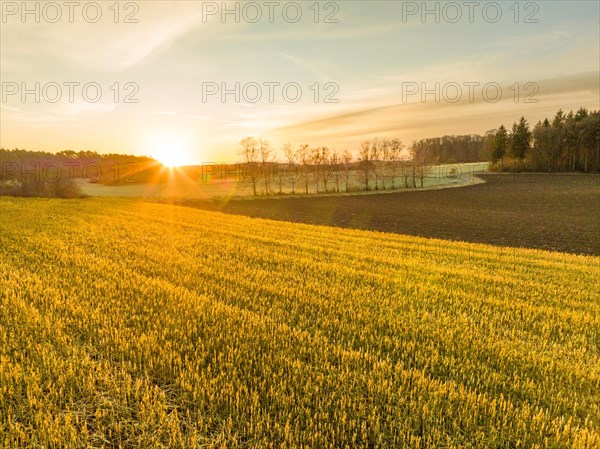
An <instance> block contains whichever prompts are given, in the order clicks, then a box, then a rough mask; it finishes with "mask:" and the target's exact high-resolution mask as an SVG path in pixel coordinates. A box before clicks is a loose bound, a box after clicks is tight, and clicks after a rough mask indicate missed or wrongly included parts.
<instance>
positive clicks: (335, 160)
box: [329, 150, 340, 193]
mask: <svg viewBox="0 0 600 449" xmlns="http://www.w3.org/2000/svg"><path fill="white" fill-rule="evenodd" d="M329 165H330V167H331V169H332V173H333V179H334V181H335V191H336V193H339V192H340V153H339V152H338V151H337V150H333V151H332V152H331V156H329Z"/></svg>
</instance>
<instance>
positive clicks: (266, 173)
mask: <svg viewBox="0 0 600 449" xmlns="http://www.w3.org/2000/svg"><path fill="white" fill-rule="evenodd" d="M258 152H259V157H260V162H261V168H262V172H263V178H264V181H265V195H269V193H270V191H271V187H270V181H271V169H270V167H269V162H271V159H272V156H273V149H272V148H271V144H269V142H268V141H267V140H266V139H263V138H262V137H261V138H260V139H258Z"/></svg>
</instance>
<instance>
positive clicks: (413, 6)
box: [0, 0, 600, 164]
mask: <svg viewBox="0 0 600 449" xmlns="http://www.w3.org/2000/svg"><path fill="white" fill-rule="evenodd" d="M77 3H78V4H77V5H75V6H69V5H67V4H65V3H64V2H26V4H25V7H24V6H23V3H22V2H20V1H19V2H7V1H2V2H1V9H2V19H1V22H0V27H1V29H0V50H1V55H0V63H1V64H0V80H1V84H2V98H1V104H0V146H2V147H4V148H17V147H18V148H25V149H29V150H42V151H52V152H54V151H60V150H75V151H79V150H94V151H98V152H100V153H126V154H135V155H150V156H154V157H156V158H158V159H159V160H161V159H162V160H165V159H169V160H171V161H174V162H176V163H180V164H199V163H202V162H234V161H236V160H238V159H239V154H238V151H239V145H238V144H239V142H240V140H241V139H243V138H244V137H248V136H254V137H259V136H263V137H265V138H267V139H268V140H269V141H270V142H271V144H272V145H273V147H274V148H275V149H278V148H280V147H281V145H283V144H284V143H287V142H291V143H293V144H295V145H300V144H309V145H319V146H320V145H326V146H329V147H330V148H335V149H340V150H343V149H346V148H347V149H349V150H351V151H356V150H357V149H358V148H359V146H360V142H361V141H363V140H365V139H370V138H373V137H397V138H400V139H401V140H402V141H403V142H404V143H405V144H406V145H409V144H410V142H412V141H413V140H416V139H420V138H426V137H435V136H442V135H446V134H474V133H476V134H483V133H484V132H486V131H487V130H489V129H493V128H497V127H498V126H499V125H500V124H505V125H507V126H509V125H511V124H512V123H513V122H514V121H516V120H518V118H520V117H521V116H525V117H526V118H527V119H528V120H529V121H530V122H531V123H533V124H534V123H535V122H537V121H538V120H541V119H543V118H545V117H547V116H548V117H550V116H552V115H554V113H555V112H556V111H557V110H558V109H559V108H562V109H565V110H570V109H577V108H579V107H587V108H589V109H599V108H600V104H599V102H600V87H599V83H600V81H599V79H600V56H599V55H600V48H599V47H600V31H599V29H600V6H599V5H600V2H596V1H552V0H550V1H538V2H514V1H500V2H462V1H460V2H403V1H337V2H329V1H322V2H314V1H299V2H277V1H272V2H269V1H264V2H262V1H259V2H227V3H225V2H220V1H219V2H200V1H171V2H161V1H138V2H118V3H117V4H116V6H115V2H114V1H100V2H85V1H84V2H77ZM25 9H26V10H25ZM259 94H260V96H259Z"/></svg>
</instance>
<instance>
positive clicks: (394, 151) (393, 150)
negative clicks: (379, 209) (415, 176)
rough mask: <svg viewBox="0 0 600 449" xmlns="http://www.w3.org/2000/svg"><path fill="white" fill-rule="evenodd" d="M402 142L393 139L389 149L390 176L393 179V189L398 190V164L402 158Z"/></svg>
mask: <svg viewBox="0 0 600 449" xmlns="http://www.w3.org/2000/svg"><path fill="white" fill-rule="evenodd" d="M402 148H403V145H402V142H401V141H400V139H392V140H391V142H390V147H389V159H390V166H391V170H390V172H391V173H390V174H391V177H392V189H395V188H396V176H397V173H398V163H399V162H400V158H401V157H402Z"/></svg>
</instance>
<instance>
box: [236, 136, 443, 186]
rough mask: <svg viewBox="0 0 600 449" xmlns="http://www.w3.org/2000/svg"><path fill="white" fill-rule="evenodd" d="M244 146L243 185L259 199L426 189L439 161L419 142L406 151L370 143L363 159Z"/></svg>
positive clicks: (392, 142) (261, 143) (264, 144)
mask: <svg viewBox="0 0 600 449" xmlns="http://www.w3.org/2000/svg"><path fill="white" fill-rule="evenodd" d="M239 147H240V150H239V154H240V156H241V158H242V160H241V162H240V163H239V164H238V165H239V166H240V172H241V175H240V180H242V181H244V182H247V183H248V184H249V185H250V186H251V187H252V192H253V194H254V195H272V194H283V193H292V194H296V193H304V194H308V193H311V192H315V193H339V192H351V191H360V190H362V191H371V190H373V191H379V190H391V189H397V188H402V187H404V188H411V187H412V188H416V187H419V186H420V187H423V186H424V184H425V180H426V178H427V175H428V172H429V169H430V168H431V165H432V164H433V163H435V162H437V159H436V158H435V156H434V155H433V152H432V151H431V149H430V148H429V147H427V146H425V145H421V144H419V143H418V142H415V143H414V144H413V145H412V146H411V147H409V148H406V147H405V145H404V144H403V143H402V141H401V140H400V139H397V138H393V139H390V138H374V139H370V140H365V141H363V142H362V143H361V145H360V149H359V151H358V154H357V155H354V154H352V153H351V152H350V151H349V150H347V149H345V150H341V151H340V150H336V149H330V148H328V147H326V146H314V147H311V146H310V145H307V144H301V145H292V144H291V143H286V144H284V145H283V146H282V147H281V149H280V150H279V151H277V150H276V149H274V148H273V146H272V145H271V144H270V142H269V141H268V140H267V139H265V138H262V137H259V138H254V137H246V138H244V139H243V140H242V141H240V143H239Z"/></svg>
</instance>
